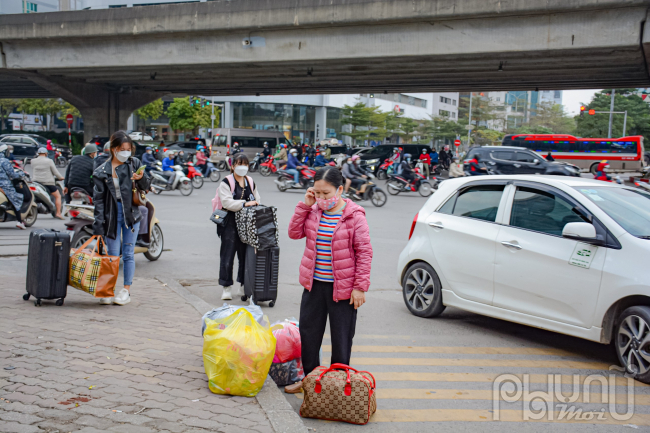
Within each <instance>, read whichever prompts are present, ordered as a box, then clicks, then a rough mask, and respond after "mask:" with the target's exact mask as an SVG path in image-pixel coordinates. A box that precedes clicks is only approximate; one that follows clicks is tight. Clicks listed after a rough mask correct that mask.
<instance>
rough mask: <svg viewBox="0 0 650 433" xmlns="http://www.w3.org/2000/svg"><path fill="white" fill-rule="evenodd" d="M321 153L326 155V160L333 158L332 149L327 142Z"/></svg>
mask: <svg viewBox="0 0 650 433" xmlns="http://www.w3.org/2000/svg"><path fill="white" fill-rule="evenodd" d="M321 154H322V155H323V156H324V157H325V161H329V160H331V159H332V149H330V147H329V146H328V145H327V143H325V145H324V146H323V150H321Z"/></svg>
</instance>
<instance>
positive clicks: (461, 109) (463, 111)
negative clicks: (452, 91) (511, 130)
mask: <svg viewBox="0 0 650 433" xmlns="http://www.w3.org/2000/svg"><path fill="white" fill-rule="evenodd" d="M472 95H473V96H472V125H480V124H484V125H485V124H487V122H488V121H491V120H494V121H500V120H501V118H500V117H499V116H498V114H497V106H496V105H495V104H494V103H493V102H492V100H490V99H489V98H487V97H485V96H484V95H483V93H472ZM468 115H469V96H464V97H462V98H460V100H459V101H458V119H459V121H460V122H462V123H463V124H465V125H467V122H468V120H467V119H468ZM460 119H463V120H460Z"/></svg>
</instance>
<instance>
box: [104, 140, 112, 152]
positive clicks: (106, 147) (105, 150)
mask: <svg viewBox="0 0 650 433" xmlns="http://www.w3.org/2000/svg"><path fill="white" fill-rule="evenodd" d="M110 150H111V142H110V141H109V142H107V143H106V144H105V145H104V152H109V151H110Z"/></svg>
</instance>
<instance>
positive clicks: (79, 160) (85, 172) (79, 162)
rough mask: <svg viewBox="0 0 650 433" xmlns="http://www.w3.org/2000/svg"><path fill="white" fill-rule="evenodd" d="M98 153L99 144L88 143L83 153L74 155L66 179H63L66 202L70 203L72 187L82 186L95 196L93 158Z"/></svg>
mask: <svg viewBox="0 0 650 433" xmlns="http://www.w3.org/2000/svg"><path fill="white" fill-rule="evenodd" d="M95 155H97V146H96V145H95V144H87V145H86V147H84V153H83V155H77V156H73V157H72V159H71V160H70V163H69V164H68V168H67V169H66V171H65V179H64V180H63V184H64V186H65V187H64V188H63V194H65V202H66V203H70V193H71V192H72V188H82V189H83V190H84V191H86V193H88V195H89V196H90V197H92V196H93V180H92V176H93V170H94V168H95V164H94V161H93V159H94V158H95Z"/></svg>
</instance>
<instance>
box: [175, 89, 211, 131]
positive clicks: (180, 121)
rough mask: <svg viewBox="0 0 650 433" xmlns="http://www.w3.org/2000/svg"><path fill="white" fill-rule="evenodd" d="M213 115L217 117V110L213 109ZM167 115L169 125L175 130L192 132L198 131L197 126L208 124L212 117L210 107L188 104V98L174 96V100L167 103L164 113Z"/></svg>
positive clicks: (204, 126) (206, 125)
mask: <svg viewBox="0 0 650 433" xmlns="http://www.w3.org/2000/svg"><path fill="white" fill-rule="evenodd" d="M214 112H215V115H216V116H217V117H219V110H217V109H215V110H214ZM165 114H166V115H167V117H169V126H171V127H172V128H173V129H175V130H181V131H192V133H193V134H197V133H198V132H199V128H201V127H202V128H207V127H208V126H210V123H211V121H212V119H211V118H210V115H211V114H212V107H201V106H199V105H194V106H191V105H190V98H189V96H188V97H185V98H174V102H172V103H171V104H169V107H168V108H167V111H166V113H165Z"/></svg>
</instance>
